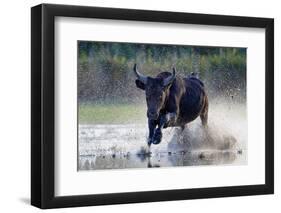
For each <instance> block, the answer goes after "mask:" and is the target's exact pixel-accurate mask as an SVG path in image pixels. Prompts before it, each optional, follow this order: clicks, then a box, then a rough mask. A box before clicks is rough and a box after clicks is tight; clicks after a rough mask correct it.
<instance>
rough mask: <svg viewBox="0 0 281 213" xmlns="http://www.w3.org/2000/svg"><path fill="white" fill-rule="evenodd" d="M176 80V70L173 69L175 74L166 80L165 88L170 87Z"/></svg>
mask: <svg viewBox="0 0 281 213" xmlns="http://www.w3.org/2000/svg"><path fill="white" fill-rule="evenodd" d="M175 79H176V68H175V67H173V74H172V75H171V76H169V77H168V78H166V79H165V80H164V86H168V85H169V84H171V83H172V82H173V81H174V80H175Z"/></svg>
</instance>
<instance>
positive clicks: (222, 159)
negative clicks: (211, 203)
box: [31, 4, 274, 208]
mask: <svg viewBox="0 0 281 213" xmlns="http://www.w3.org/2000/svg"><path fill="white" fill-rule="evenodd" d="M31 41H32V42H31V43H32V44H31V50H32V54H31V59H32V63H31V90H32V91H31V97H32V101H31V110H32V116H31V123H32V126H31V129H32V134H31V153H32V154H31V204H32V205H34V206H37V207H39V208H59V207H74V206H89V205H105V204H121V203H136V202H155V201H168V200H181V199H197V198H214V197H226V196H242V195H259V194H272V193H273V191H274V160H273V159H274V155H273V154H274V152H273V145H274V144H273V142H274V21H273V19H270V18H254V17H238V16H222V15H207V14H191V13H177V12H164V11H146V10H129V9H113V8H99V7H85V6H66V5H51V4H42V5H38V6H35V7H33V8H32V9H31Z"/></svg>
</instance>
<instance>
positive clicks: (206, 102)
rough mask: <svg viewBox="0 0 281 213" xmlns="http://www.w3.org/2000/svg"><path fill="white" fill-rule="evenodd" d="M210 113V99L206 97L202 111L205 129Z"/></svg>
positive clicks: (201, 115) (201, 116)
mask: <svg viewBox="0 0 281 213" xmlns="http://www.w3.org/2000/svg"><path fill="white" fill-rule="evenodd" d="M208 111H209V101H208V98H207V96H206V97H205V100H204V107H203V109H202V111H201V114H200V118H201V122H202V125H203V126H204V127H206V126H207V124H208Z"/></svg>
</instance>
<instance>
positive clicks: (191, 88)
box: [178, 77, 206, 125]
mask: <svg viewBox="0 0 281 213" xmlns="http://www.w3.org/2000/svg"><path fill="white" fill-rule="evenodd" d="M183 80H184V84H185V85H184V86H185V93H184V94H183V95H182V97H181V100H180V113H179V117H178V124H179V125H184V124H186V123H188V122H191V121H193V120H194V119H196V118H197V117H198V116H199V115H200V113H201V111H202V108H203V105H204V98H205V95H206V93H205V89H204V84H203V83H202V82H201V81H200V80H199V79H197V78H195V77H189V78H184V79H183Z"/></svg>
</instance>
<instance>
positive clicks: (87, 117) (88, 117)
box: [78, 104, 146, 124]
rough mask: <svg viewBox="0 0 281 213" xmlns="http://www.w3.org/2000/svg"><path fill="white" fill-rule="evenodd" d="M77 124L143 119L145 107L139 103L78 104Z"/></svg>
mask: <svg viewBox="0 0 281 213" xmlns="http://www.w3.org/2000/svg"><path fill="white" fill-rule="evenodd" d="M78 117H79V124H124V123H141V122H144V121H145V118H146V109H145V107H144V106H141V105H123V104H118V105H113V104H109V105H103V104H80V105H79V111H78Z"/></svg>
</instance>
